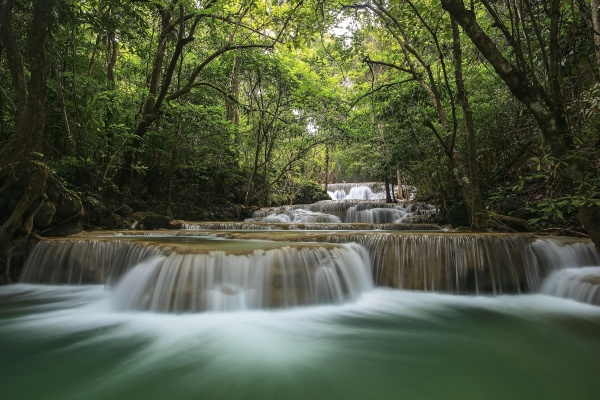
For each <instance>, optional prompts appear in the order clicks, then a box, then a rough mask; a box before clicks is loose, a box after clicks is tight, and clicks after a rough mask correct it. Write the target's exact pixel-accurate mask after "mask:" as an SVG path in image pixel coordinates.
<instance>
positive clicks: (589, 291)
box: [540, 267, 600, 306]
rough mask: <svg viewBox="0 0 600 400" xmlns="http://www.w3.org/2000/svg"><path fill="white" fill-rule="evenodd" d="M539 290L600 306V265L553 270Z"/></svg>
mask: <svg viewBox="0 0 600 400" xmlns="http://www.w3.org/2000/svg"><path fill="white" fill-rule="evenodd" d="M540 292H541V293H544V294H548V295H551V296H557V297H564V298H567V299H573V300H577V301H579V302H582V303H589V304H595V305H599V306H600V267H583V268H567V269H561V270H558V271H554V272H552V273H551V274H550V275H549V276H548V277H547V278H546V279H545V280H544V282H543V284H542V287H541V289H540Z"/></svg>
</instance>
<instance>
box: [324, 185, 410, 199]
mask: <svg viewBox="0 0 600 400" xmlns="http://www.w3.org/2000/svg"><path fill="white" fill-rule="evenodd" d="M391 190H392V191H396V190H397V186H396V185H391ZM402 190H403V192H404V193H407V194H408V199H409V200H413V199H414V198H415V195H416V189H415V188H414V187H413V186H406V185H403V186H402ZM327 193H329V197H331V199H332V200H385V185H384V184H383V183H380V182H363V183H345V182H344V183H330V184H328V185H327Z"/></svg>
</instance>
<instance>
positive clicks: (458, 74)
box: [451, 17, 483, 227]
mask: <svg viewBox="0 0 600 400" xmlns="http://www.w3.org/2000/svg"><path fill="white" fill-rule="evenodd" d="M451 20H452V21H451V22H452V37H453V46H452V50H453V56H454V57H453V58H454V76H455V79H456V92H457V96H458V98H459V100H460V104H461V107H462V109H463V113H464V119H465V127H466V131H467V132H466V133H467V154H468V158H467V160H468V171H467V173H468V174H469V175H468V176H467V177H464V178H468V179H463V185H465V186H466V188H467V193H468V194H467V197H468V198H467V200H468V206H469V221H470V222H471V226H475V227H481V226H482V224H483V216H482V210H483V206H482V200H481V190H480V188H479V172H478V166H477V151H476V147H475V125H474V123H473V110H472V109H471V105H470V104H469V97H468V95H467V91H466V89H465V83H464V79H463V72H462V47H461V45H460V32H459V29H458V23H457V22H456V19H454V18H452V17H451ZM465 180H467V181H466V182H464V181H465Z"/></svg>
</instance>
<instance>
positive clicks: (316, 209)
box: [246, 200, 436, 224]
mask: <svg viewBox="0 0 600 400" xmlns="http://www.w3.org/2000/svg"><path fill="white" fill-rule="evenodd" d="M435 211H436V210H435V207H434V206H432V205H429V204H423V203H418V204H413V203H391V204H386V203H381V202H374V201H358V200H343V201H321V202H318V203H314V204H299V205H293V206H281V207H272V208H265V209H261V210H257V211H255V212H254V215H253V217H252V218H251V219H247V220H246V222H329V223H334V222H338V223H339V222H341V223H374V224H381V223H413V222H415V221H418V220H419V219H422V218H424V217H426V216H429V215H431V214H434V213H435ZM319 216H320V217H319ZM304 217H307V219H304V220H303V218H304ZM317 218H320V219H319V220H317Z"/></svg>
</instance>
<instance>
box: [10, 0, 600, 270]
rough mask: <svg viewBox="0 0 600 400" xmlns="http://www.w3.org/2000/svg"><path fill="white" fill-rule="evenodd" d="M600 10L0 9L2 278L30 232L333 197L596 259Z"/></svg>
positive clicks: (503, 5)
mask: <svg viewBox="0 0 600 400" xmlns="http://www.w3.org/2000/svg"><path fill="white" fill-rule="evenodd" d="M599 7H600V1H599V0H494V1H492V0H469V1H466V0H441V1H437V0H418V1H416V0H388V1H380V0H364V1H360V2H352V1H346V0H342V1H322V0H308V1H301V0H278V1H273V0H233V1H222V0H193V1H191V0H138V1H135V0H132V1H117V0H86V1H70V0H62V1H61V0H32V1H22V0H0V90H1V92H0V146H1V149H0V224H1V228H0V263H1V265H2V266H1V267H0V271H3V272H2V275H3V276H8V272H9V270H10V260H11V257H14V256H15V254H17V253H18V252H19V249H20V248H21V247H24V246H26V245H27V240H28V239H29V238H30V237H31V236H32V235H34V236H35V235H64V234H69V233H73V232H76V231H78V230H80V229H83V228H91V227H106V228H111V229H112V228H126V227H128V226H129V223H130V220H131V215H132V213H135V212H150V211H151V212H154V213H156V214H157V215H161V216H166V217H167V218H175V219H187V220H210V219H243V218H244V217H247V216H250V212H251V211H252V210H253V209H254V208H255V207H262V206H269V205H278V204H292V203H296V204H298V203H307V202H313V201H317V200H321V199H324V198H327V196H326V193H325V192H324V190H323V185H326V184H327V183H332V182H341V181H349V182H353V181H365V180H368V181H372V180H375V181H381V182H385V183H387V184H388V185H389V184H398V183H400V184H403V185H411V186H414V187H416V188H418V197H417V200H418V201H426V202H429V203H432V204H435V205H436V206H437V207H438V209H439V212H438V214H437V217H436V218H438V219H439V220H440V221H443V222H447V223H451V224H453V225H454V226H461V225H462V226H470V227H472V228H474V229H481V230H484V229H498V228H499V226H500V225H504V224H506V225H508V226H510V229H522V230H543V229H548V228H553V227H560V228H561V229H562V231H563V232H565V231H572V232H573V233H578V234H582V235H583V234H588V235H590V236H591V237H592V239H593V240H594V242H595V243H596V244H598V243H599V242H600V238H599V235H600V231H599V229H600V182H599V179H600V174H599V171H600V10H599ZM388 197H390V198H389V199H388V200H389V201H394V200H395V199H394V198H392V196H388Z"/></svg>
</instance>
